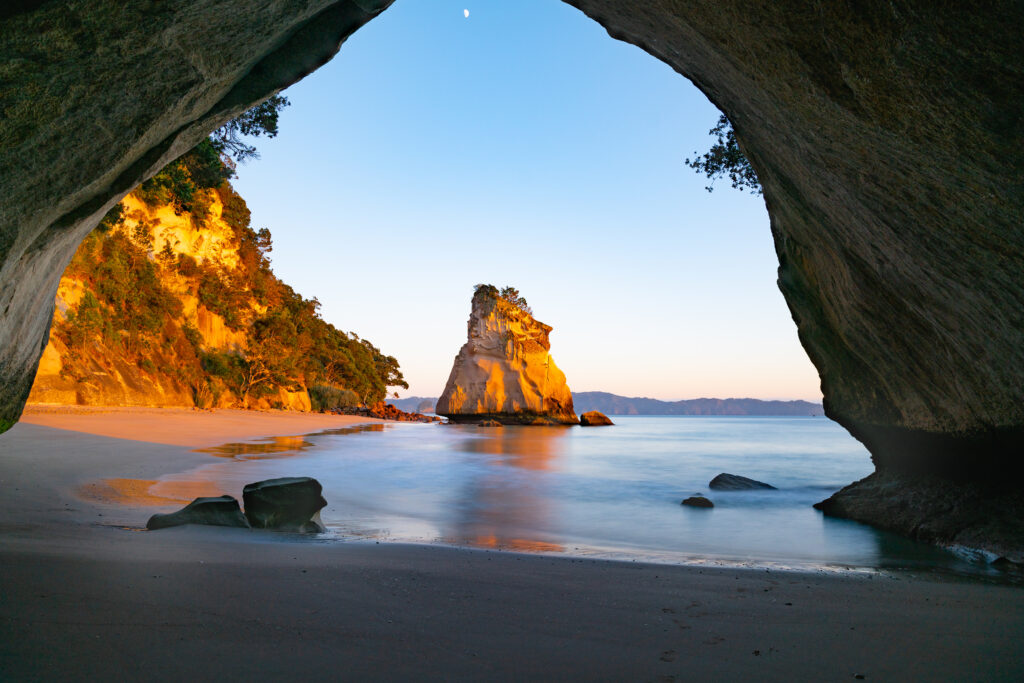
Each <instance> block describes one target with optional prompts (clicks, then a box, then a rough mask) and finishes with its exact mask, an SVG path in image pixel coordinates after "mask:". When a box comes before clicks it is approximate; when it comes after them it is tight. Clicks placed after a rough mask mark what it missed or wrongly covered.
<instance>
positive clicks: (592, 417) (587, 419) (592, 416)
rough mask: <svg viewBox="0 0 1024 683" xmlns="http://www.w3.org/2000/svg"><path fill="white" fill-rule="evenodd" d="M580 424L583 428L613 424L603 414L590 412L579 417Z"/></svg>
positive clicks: (594, 411)
mask: <svg viewBox="0 0 1024 683" xmlns="http://www.w3.org/2000/svg"><path fill="white" fill-rule="evenodd" d="M580 424H581V425H582V426H584V427H604V426H607V425H613V424H615V423H614V422H612V421H611V420H610V419H608V416H607V415H605V414H604V413H600V412H598V411H596V410H591V411H588V412H586V413H583V414H582V415H580Z"/></svg>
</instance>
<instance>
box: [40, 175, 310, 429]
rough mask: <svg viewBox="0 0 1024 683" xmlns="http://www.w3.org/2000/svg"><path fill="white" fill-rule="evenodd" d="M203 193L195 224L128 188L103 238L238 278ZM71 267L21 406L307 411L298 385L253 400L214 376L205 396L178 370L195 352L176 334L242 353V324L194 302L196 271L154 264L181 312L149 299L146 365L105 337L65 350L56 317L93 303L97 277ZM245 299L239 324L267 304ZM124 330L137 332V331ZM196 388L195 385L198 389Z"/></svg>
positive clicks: (226, 239)
mask: <svg viewBox="0 0 1024 683" xmlns="http://www.w3.org/2000/svg"><path fill="white" fill-rule="evenodd" d="M207 195H208V199H209V202H210V206H209V215H208V216H207V219H206V220H205V221H204V222H202V223H201V224H197V223H196V222H195V221H194V220H193V219H192V218H191V217H190V216H189V214H188V213H187V212H186V213H182V212H177V213H176V212H175V210H174V207H173V206H172V205H171V204H169V203H168V204H158V205H155V206H149V205H147V204H146V203H145V202H144V201H143V200H142V199H141V198H140V197H139V196H137V195H136V193H132V194H129V195H128V196H126V197H125V198H124V199H123V200H122V202H121V204H122V206H123V207H124V214H125V218H124V220H123V222H122V223H121V224H120V225H118V226H116V227H114V228H110V229H109V230H107V231H106V233H104V234H105V235H107V236H123V237H125V239H127V240H130V241H131V244H133V245H134V246H138V247H140V248H141V249H143V250H145V251H147V252H148V253H149V254H159V253H160V252H161V249H162V248H164V247H165V246H166V248H167V249H168V250H169V253H170V254H171V255H172V256H173V257H174V258H182V257H184V258H188V259H191V262H192V263H194V264H202V265H213V266H214V267H216V268H217V269H218V272H225V273H230V274H231V276H233V277H235V282H238V281H244V275H243V274H236V272H235V269H236V267H237V265H238V262H239V260H240V247H241V241H240V239H239V237H238V235H237V232H236V230H235V228H233V227H232V226H231V225H229V224H228V223H227V222H226V221H225V220H224V218H223V215H224V214H225V212H226V211H225V205H224V202H223V201H222V199H221V197H220V196H219V195H218V193H216V192H213V191H207ZM239 201H240V200H239ZM243 206H244V203H243ZM235 210H236V211H237V209H235ZM228 213H230V210H229V211H228ZM83 246H87V245H83ZM100 249H101V250H102V247H101V248H100ZM79 258H81V257H79ZM94 258H95V257H94ZM153 261H155V262H157V263H159V262H160V261H164V262H166V260H165V258H164V257H163V256H161V257H159V258H153ZM172 263H173V261H172ZM73 270H74V269H72V268H69V269H68V270H67V271H65V274H64V276H63V277H62V278H61V280H60V286H59V287H58V288H57V298H56V310H55V311H54V318H53V325H52V326H51V329H50V335H49V340H48V343H47V345H46V348H45V349H43V355H42V358H41V360H40V363H39V369H38V371H37V372H36V377H35V381H34V382H33V384H32V391H31V393H30V394H29V397H28V402H29V403H46V404H53V403H57V404H70V405H92V406H99V405H108V406H149V407H167V406H187V407H191V406H199V407H201V408H209V407H218V408H240V407H248V408H257V409H267V408H282V409H287V410H300V411H309V410H310V409H311V404H310V399H309V394H308V392H307V390H306V388H305V386H303V385H302V383H301V382H298V381H297V382H295V383H294V384H293V385H292V387H291V388H290V389H289V388H285V387H277V388H276V389H275V390H274V391H273V392H268V393H267V394H266V395H263V396H260V397H258V398H256V397H252V398H250V399H249V400H248V401H247V402H244V403H243V401H242V400H241V397H240V396H239V395H238V394H237V393H235V392H232V391H231V389H230V388H228V387H227V386H226V385H225V384H224V383H223V382H222V381H220V380H216V379H214V380H213V382H214V385H213V388H215V389H216V393H215V394H214V392H212V391H211V390H210V385H209V384H207V382H205V381H202V380H201V379H200V381H199V382H196V381H195V380H196V379H197V378H195V377H194V376H193V377H189V376H188V373H186V372H185V371H184V370H185V369H186V368H187V367H188V365H189V364H190V363H191V365H193V366H195V365H197V359H196V357H195V354H194V353H191V354H190V353H189V350H190V349H189V347H188V345H187V344H186V345H184V353H182V348H181V347H182V342H187V341H188V340H187V336H186V334H185V332H184V331H183V330H185V329H191V330H194V333H195V335H196V338H197V341H198V344H199V345H200V346H201V348H202V350H203V351H205V352H214V353H243V354H244V352H245V351H246V349H247V347H248V345H249V337H250V335H249V333H248V331H247V327H248V324H242V325H238V324H236V325H235V326H234V327H232V326H231V325H229V324H227V323H226V321H225V319H224V318H223V317H222V316H220V315H218V314H217V313H215V312H213V311H211V310H209V309H208V308H206V306H205V305H203V303H202V302H201V300H202V293H201V292H200V291H199V290H200V287H199V284H198V283H199V280H200V275H199V273H198V272H196V273H193V274H191V275H190V276H186V275H184V274H183V273H182V272H181V271H180V269H177V268H164V267H160V266H157V267H156V268H154V273H155V274H156V279H157V281H158V282H159V283H160V285H161V287H162V288H163V289H164V290H165V291H166V292H167V293H168V295H169V296H170V297H172V298H173V301H174V302H175V303H176V304H177V305H178V306H179V307H180V311H179V312H178V313H177V314H176V315H172V314H170V313H165V312H164V311H162V310H161V309H160V308H159V307H158V304H155V303H152V302H148V303H149V304H150V306H151V309H150V311H149V312H150V313H151V314H153V315H159V316H161V318H162V320H161V323H162V324H161V327H162V328H163V335H164V340H165V343H164V344H161V345H160V347H161V348H159V349H156V350H153V351H152V357H148V356H147V357H146V360H147V361H148V363H140V362H139V360H140V359H139V358H137V357H132V356H131V355H129V354H127V353H126V352H125V350H124V348H123V346H122V343H121V342H119V341H117V342H113V343H109V342H108V343H104V342H105V341H106V340H103V339H102V337H100V338H99V339H94V340H92V341H91V343H90V344H88V345H86V344H84V343H83V344H81V345H80V347H79V348H77V349H76V348H69V346H68V344H67V343H66V342H67V341H68V338H67V337H68V335H67V334H61V329H62V323H64V322H65V321H66V320H67V319H68V317H69V316H73V315H75V314H76V313H77V314H78V315H79V316H80V315H81V310H80V309H79V308H78V306H79V304H80V303H81V302H82V300H83V298H85V297H86V296H92V297H93V299H92V300H93V301H96V296H95V295H96V292H97V287H98V282H97V281H98V280H100V278H97V277H96V275H95V273H93V272H88V271H87V272H81V270H78V271H76V272H72V271H73ZM247 303H248V305H247V306H240V307H238V308H237V309H236V311H237V316H238V318H239V319H240V320H242V321H245V322H246V323H248V321H250V320H252V319H254V318H256V317H258V316H259V315H260V313H261V312H263V311H265V310H266V306H262V305H260V302H258V301H257V300H255V298H253V299H252V300H250V301H249V302H247ZM126 332H128V331H127V330H126ZM131 332H135V333H137V332H138V330H137V329H133V330H131ZM96 336H97V337H99V335H96ZM175 342H177V343H175ZM154 346H156V345H154ZM81 347H86V348H87V350H88V352H87V353H83V349H82V348H81ZM189 356H191V358H190V357H189ZM190 379H191V380H193V381H191V382H190V381H189V380H190ZM200 387H201V388H202V391H199V389H200Z"/></svg>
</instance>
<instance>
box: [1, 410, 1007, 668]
mask: <svg viewBox="0 0 1024 683" xmlns="http://www.w3.org/2000/svg"><path fill="white" fill-rule="evenodd" d="M165 410H166V409H140V410H127V411H125V410H124V409H120V410H118V411H115V412H116V413H117V414H118V415H119V416H120V417H118V415H115V417H117V419H119V420H122V421H123V415H124V414H125V413H127V414H129V415H134V418H133V421H134V422H135V425H134V428H135V431H134V432H133V433H132V435H134V436H136V437H139V436H145V437H147V438H149V439H150V440H149V441H146V440H140V439H138V438H136V439H114V438H111V437H109V436H102V435H97V434H90V433H87V432H86V431H83V425H82V424H81V423H80V422H81V419H82V412H81V411H76V412H75V414H74V415H66V416H64V418H66V419H69V420H70V422H71V423H72V424H74V426H75V427H76V428H78V429H79V431H72V430H68V429H64V430H62V429H57V428H55V427H53V426H47V425H44V424H37V423H35V422H38V421H39V420H35V419H34V418H32V416H31V415H30V416H29V420H26V421H23V423H21V424H18V425H16V426H15V427H14V428H12V429H11V430H10V431H9V432H8V433H6V434H4V435H2V436H0V482H2V485H3V486H4V488H5V490H6V491H7V495H5V496H4V497H0V541H2V542H0V563H2V564H0V566H3V567H4V571H3V572H2V575H0V629H2V631H0V670H2V671H4V672H5V677H7V678H9V679H11V680H23V679H38V678H51V677H53V678H65V679H66V678H68V677H74V678H99V677H103V678H113V677H118V678H128V679H146V680H165V679H166V680H170V679H172V678H180V677H181V676H195V675H202V676H206V677H208V676H212V675H224V676H228V677H231V678H238V677H243V676H245V677H259V678H295V677H298V676H303V677H307V678H311V679H313V680H327V679H338V678H342V679H346V678H352V679H356V678H358V679H394V678H399V677H403V678H404V677H408V678H415V679H428V680H429V679H440V678H447V679H451V678H472V679H481V678H488V679H498V680H514V679H519V680H521V679H523V678H534V679H544V680H550V679H569V680H574V679H606V680H607V679H618V680H623V679H625V680H728V679H730V678H733V679H743V680H745V679H751V678H757V679H759V680H792V679H793V678H802V679H817V680H820V679H851V678H853V676H855V675H858V674H859V675H863V676H865V678H866V679H868V680H879V679H881V680H895V679H915V678H916V679H931V680H981V679H984V680H1014V679H1020V678H1021V677H1024V661H1022V659H1021V658H1020V657H1019V655H1018V648H1019V641H1020V638H1021V636H1024V590H1022V589H1021V588H1019V587H1015V586H1009V585H995V584H989V583H985V582H979V581H949V580H941V579H939V580H937V579H936V578H935V577H928V576H924V577H922V576H908V575H902V574H901V575H893V576H890V575H887V574H886V573H885V572H881V573H874V572H873V573H865V572H843V571H836V572H812V571H801V570H799V569H798V570H777V569H772V568H738V567H722V566H694V565H682V566H680V565H670V564H649V563H644V562H629V561H616V560H606V559H597V558H588V557H574V556H564V555H563V556H556V555H549V554H523V553H518V552H514V551H504V550H502V551H496V550H486V549H474V548H460V547H451V546H442V545H415V544H399V543H386V542H383V543H379V544H378V543H373V542H370V541H357V542H351V541H345V540H337V541H333V542H332V541H327V542H325V541H324V540H322V539H317V538H307V537H301V536H294V535H290V534H283V535H282V534H273V533H271V532H250V531H244V530H236V529H221V528H214V527H183V528H177V529H167V530H162V531H159V532H137V531H131V530H126V528H125V527H132V526H134V527H137V526H138V519H139V518H140V517H144V516H148V514H149V512H151V511H153V510H154V509H149V510H142V509H140V508H130V507H126V506H124V505H119V504H117V503H112V502H98V501H88V500H78V499H74V498H72V497H71V494H72V492H73V491H74V490H75V487H76V486H79V485H81V484H82V483H83V482H86V481H95V480H96V479H98V478H100V477H120V478H125V479H143V480H147V479H156V478H158V477H159V476H160V475H161V474H165V473H167V472H169V471H180V470H178V469H177V468H182V467H184V468H187V467H191V466H195V465H196V464H199V463H200V462H202V461H203V460H205V459H206V458H209V457H210V456H209V454H204V453H201V452H195V451H193V450H189V447H185V446H181V445H173V444H168V443H160V442H157V441H156V440H157V439H158V438H163V437H162V435H161V434H144V433H143V434H140V433H139V429H141V427H140V425H143V426H144V425H146V424H147V422H148V417H147V415H154V414H155V415H156V416H159V417H163V416H167V415H168V413H166V412H165ZM147 411H148V412H147ZM153 411H156V412H155V413H154V412H153ZM184 412H186V413H188V414H189V415H188V417H187V418H182V417H176V418H174V419H175V420H178V421H179V423H176V424H179V426H180V421H181V420H184V421H185V422H195V421H196V420H197V419H199V420H207V419H208V417H209V416H207V415H206V414H203V413H199V414H198V415H194V416H193V415H191V413H192V411H184ZM220 412H223V411H218V413H220ZM262 415H263V414H262V413H261V414H258V415H257V416H256V417H257V418H258V417H260V416H262ZM94 416H95V415H94ZM216 416H217V414H214V416H213V417H216ZM326 417H330V418H331V419H332V420H334V421H335V425H338V424H342V423H343V422H348V424H352V422H351V421H339V420H338V418H339V417H341V416H326ZM52 419H55V418H53V417H52V414H51V417H47V418H46V421H48V422H49V421H50V420H52ZM110 419H113V418H102V419H101V420H99V421H98V422H108V421H109V420H110ZM266 422H267V420H265V419H264V420H260V419H257V420H252V421H251V422H250V423H251V425H252V426H253V428H254V429H255V432H253V433H252V434H251V437H252V438H263V437H265V436H269V435H268V434H266V433H265V431H261V430H265V429H275V430H278V431H277V433H276V434H274V435H280V434H282V433H283V432H281V431H280V430H279V429H278V427H279V425H281V424H283V423H274V424H272V426H270V427H267V426H266V424H261V423H266ZM271 422H273V421H271ZM363 422H365V421H363ZM300 423H302V421H301V420H300V421H292V422H290V424H293V425H299V424H300ZM51 424H52V423H51ZM297 428H298V430H299V431H302V429H304V427H301V428H300V427H297ZM92 430H93V431H100V430H99V429H98V427H96V426H94V427H93V428H92ZM202 432H203V430H202V429H199V428H198V427H197V426H195V427H193V428H192V430H191V431H190V432H189V434H188V435H186V436H179V437H178V438H180V439H185V438H188V439H190V440H192V441H193V442H194V441H195V440H202V439H203V438H205V436H204V435H203V433H202ZM257 432H258V433H257ZM306 433H308V432H306ZM229 440H230V439H229ZM140 513H141V514H140ZM133 521H134V522H135V524H134V525H133V524H131V522H133ZM143 522H144V519H143Z"/></svg>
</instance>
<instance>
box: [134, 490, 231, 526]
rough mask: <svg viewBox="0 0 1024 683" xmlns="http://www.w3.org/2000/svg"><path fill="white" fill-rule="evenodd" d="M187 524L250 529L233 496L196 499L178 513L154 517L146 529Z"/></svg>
mask: <svg viewBox="0 0 1024 683" xmlns="http://www.w3.org/2000/svg"><path fill="white" fill-rule="evenodd" d="M185 524H205V525H207V526H232V527H239V528H242V529H248V528H249V522H248V520H246V518H245V515H243V514H242V510H241V509H240V508H239V507H238V501H237V500H235V499H234V498H232V497H231V496H217V497H216V498H196V499H195V500H193V501H192V502H191V503H189V504H188V505H186V506H185V507H183V508H182V509H180V510H178V511H177V512H171V513H169V514H165V515H153V516H152V517H150V518H149V521H148V522H146V528H147V529H149V530H150V531H155V530H156V529H166V528H168V527H172V526H184V525H185Z"/></svg>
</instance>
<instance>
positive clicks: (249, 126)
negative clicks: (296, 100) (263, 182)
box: [210, 95, 291, 163]
mask: <svg viewBox="0 0 1024 683" xmlns="http://www.w3.org/2000/svg"><path fill="white" fill-rule="evenodd" d="M289 104H291V103H290V102H289V101H288V98H287V97H283V96H281V95H274V96H272V97H271V98H270V99H267V100H264V101H263V102H261V103H260V104H257V105H256V106H255V107H253V108H251V109H249V110H248V111H246V112H245V113H243V114H242V115H241V116H239V117H237V118H234V119H231V120H230V121H228V122H227V123H225V124H224V125H223V126H221V127H220V128H218V129H217V130H215V131H213V133H211V134H210V141H211V142H212V143H213V147H214V149H216V150H217V152H219V153H220V154H222V155H226V156H228V157H230V158H232V159H234V160H235V161H237V162H239V163H245V162H246V161H248V160H249V159H259V158H260V155H259V152H257V151H256V148H255V147H254V146H252V145H247V144H245V143H244V142H242V140H241V139H240V137H239V136H241V135H244V136H246V137H253V138H258V137H259V136H260V135H266V136H267V137H268V138H273V137H276V136H277V120H278V116H279V115H280V112H281V110H282V109H284V108H285V107H287V106H288V105H289Z"/></svg>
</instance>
